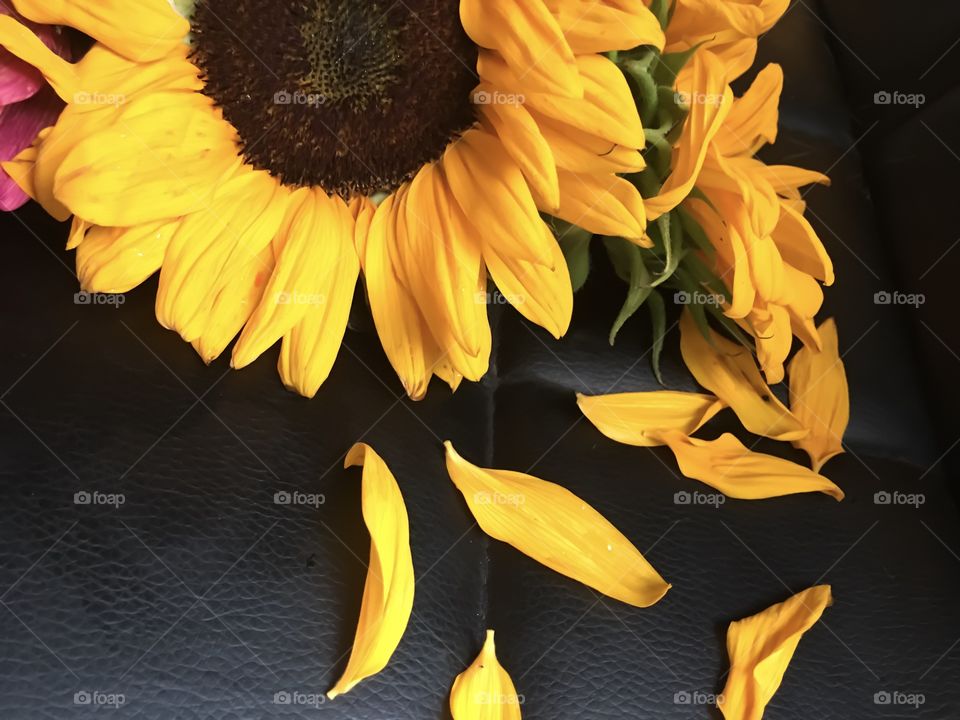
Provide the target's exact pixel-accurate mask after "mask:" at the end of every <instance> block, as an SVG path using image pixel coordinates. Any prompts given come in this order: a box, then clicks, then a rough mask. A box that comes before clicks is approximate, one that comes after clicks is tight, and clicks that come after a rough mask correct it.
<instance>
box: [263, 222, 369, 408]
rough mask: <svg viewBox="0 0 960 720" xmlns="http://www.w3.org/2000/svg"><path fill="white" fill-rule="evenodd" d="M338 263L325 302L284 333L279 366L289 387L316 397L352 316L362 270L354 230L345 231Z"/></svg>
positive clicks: (330, 276)
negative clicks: (351, 307) (354, 295)
mask: <svg viewBox="0 0 960 720" xmlns="http://www.w3.org/2000/svg"><path fill="white" fill-rule="evenodd" d="M335 242H337V243H339V250H338V255H337V260H336V263H335V265H334V266H333V267H331V268H330V271H329V272H328V273H326V274H325V276H324V277H325V283H326V284H325V286H324V287H323V288H322V289H321V294H322V295H323V297H324V298H325V302H323V303H320V304H314V305H310V306H308V307H307V311H306V313H305V314H304V315H303V317H302V318H301V319H300V322H298V323H297V324H296V325H295V326H294V327H293V329H291V330H290V331H289V332H288V333H287V334H286V335H284V337H283V345H282V346H281V348H280V359H279V361H278V368H279V371H280V379H281V380H282V381H283V384H284V385H285V386H286V387H287V388H288V389H289V390H293V391H295V392H298V393H300V394H301V395H303V396H305V397H313V396H314V395H316V394H317V390H319V389H320V386H321V385H322V384H323V383H324V381H325V380H326V379H327V376H328V375H329V374H330V370H331V369H332V368H333V363H334V360H336V358H337V355H338V353H339V351H340V345H341V343H342V342H343V335H344V333H345V332H346V330H347V321H348V320H349V319H350V306H351V305H352V304H353V293H354V290H355V289H356V287H357V277H358V276H359V274H360V262H359V261H358V259H357V253H356V250H355V249H354V245H353V236H352V233H348V234H346V235H341V236H340V237H339V238H338V239H337V240H336V241H335Z"/></svg>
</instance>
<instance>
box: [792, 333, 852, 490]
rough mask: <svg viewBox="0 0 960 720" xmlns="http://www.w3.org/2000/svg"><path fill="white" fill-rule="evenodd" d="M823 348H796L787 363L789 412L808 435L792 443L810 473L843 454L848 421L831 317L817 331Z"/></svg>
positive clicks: (843, 378) (846, 396) (847, 403)
mask: <svg viewBox="0 0 960 720" xmlns="http://www.w3.org/2000/svg"><path fill="white" fill-rule="evenodd" d="M818 331H819V332H818V335H819V337H820V339H821V342H822V345H823V349H822V350H821V351H820V352H817V351H816V350H814V349H811V348H809V347H803V348H800V350H799V351H798V352H797V354H796V355H795V356H794V357H793V360H791V361H790V409H791V410H792V411H793V414H794V415H795V416H796V417H797V419H799V420H800V422H801V423H802V424H803V426H804V427H805V428H807V429H808V430H809V431H810V433H809V434H808V435H807V436H806V437H804V438H801V439H799V440H794V441H793V445H794V447H797V448H800V449H801V450H804V451H806V453H807V455H809V456H810V463H811V465H812V467H813V469H814V471H816V472H819V471H820V468H822V467H823V465H824V463H825V462H827V460H829V459H830V458H832V457H833V456H835V455H839V454H840V453H842V452H844V450H843V433H844V432H845V431H846V429H847V423H848V422H849V421H850V393H849V390H848V388H847V374H846V371H845V370H844V366H843V360H842V359H841V358H840V352H839V346H838V340H837V325H836V323H835V322H834V320H833V318H830V319H829V320H827V321H825V322H824V323H823V324H822V325H821V326H820V327H819V328H818Z"/></svg>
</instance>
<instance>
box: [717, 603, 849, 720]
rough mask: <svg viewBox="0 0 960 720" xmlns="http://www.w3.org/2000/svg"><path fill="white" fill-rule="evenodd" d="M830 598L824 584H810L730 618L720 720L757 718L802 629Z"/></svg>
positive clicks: (761, 715)
mask: <svg viewBox="0 0 960 720" xmlns="http://www.w3.org/2000/svg"><path fill="white" fill-rule="evenodd" d="M832 604H833V597H832V595H831V593H830V586H829V585H815V586H814V587H812V588H808V589H807V590H804V591H803V592H800V593H797V594H796V595H793V596H792V597H790V598H788V599H787V600H786V601H784V602H782V603H780V604H778V605H774V606H772V607H769V608H767V609H766V610H764V611H763V612H760V613H758V614H756V615H752V616H750V617H748V618H745V619H743V620H738V621H736V622H732V623H730V627H729V628H728V629H727V654H728V655H729V657H730V671H729V673H728V675H727V684H726V687H724V689H723V694H722V698H721V699H718V701H717V705H718V706H719V707H720V710H721V711H722V712H723V716H724V718H726V720H760V718H762V717H763V711H764V709H765V708H766V706H767V703H768V702H770V699H771V698H772V697H773V695H774V693H776V692H777V690H778V689H779V687H780V683H781V681H782V680H783V675H784V673H785V672H786V670H787V666H788V665H789V664H790V660H791V659H792V658H793V653H794V652H796V649H797V645H798V644H799V643H800V638H801V637H803V634H804V633H805V632H806V631H807V630H809V629H810V628H811V627H813V626H814V624H816V622H817V621H818V620H819V619H820V616H821V615H823V611H824V610H825V609H826V608H827V607H829V606H830V605H832Z"/></svg>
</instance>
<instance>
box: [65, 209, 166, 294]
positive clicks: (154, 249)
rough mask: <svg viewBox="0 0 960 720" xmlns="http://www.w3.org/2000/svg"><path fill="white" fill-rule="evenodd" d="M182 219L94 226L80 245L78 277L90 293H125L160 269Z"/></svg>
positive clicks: (81, 285) (81, 284) (82, 285)
mask: <svg viewBox="0 0 960 720" xmlns="http://www.w3.org/2000/svg"><path fill="white" fill-rule="evenodd" d="M179 225H180V221H179V220H161V221H159V222H152V223H146V224H145V225H137V226H134V227H132V228H106V227H100V226H99V225H94V226H93V227H91V228H90V229H89V230H87V232H86V235H85V236H84V238H83V241H82V242H81V243H80V244H79V245H78V246H77V277H79V278H80V287H82V288H83V289H84V290H86V291H87V292H95V293H125V292H127V291H128V290H131V289H133V288H135V287H136V286H137V285H139V284H140V283H142V282H143V281H144V280H146V279H147V278H148V277H150V276H151V275H153V273H155V272H156V271H157V270H159V269H160V266H161V264H162V263H163V257H164V254H165V253H166V251H167V245H169V243H170V239H171V238H172V237H173V234H174V232H176V230H177V227H179Z"/></svg>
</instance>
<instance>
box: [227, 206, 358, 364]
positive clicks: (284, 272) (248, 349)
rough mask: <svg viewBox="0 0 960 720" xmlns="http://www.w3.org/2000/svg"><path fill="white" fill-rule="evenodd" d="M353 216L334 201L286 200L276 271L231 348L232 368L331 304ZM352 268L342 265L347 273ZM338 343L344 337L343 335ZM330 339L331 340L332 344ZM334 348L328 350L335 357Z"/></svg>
mask: <svg viewBox="0 0 960 720" xmlns="http://www.w3.org/2000/svg"><path fill="white" fill-rule="evenodd" d="M353 230H354V228H353V216H352V215H351V214H350V211H349V210H348V209H347V206H346V204H345V203H344V202H343V200H341V199H340V198H339V197H337V196H333V197H330V196H328V195H327V194H326V193H325V192H324V191H323V190H321V189H319V188H316V189H310V188H301V189H299V190H297V191H295V192H294V193H293V194H292V195H291V196H290V200H289V204H288V207H287V213H286V217H285V218H284V221H283V225H282V226H281V228H280V231H279V233H278V235H277V238H276V240H275V241H274V257H276V266H275V267H274V270H273V274H272V275H271V276H270V280H269V281H268V282H267V287H266V288H265V289H264V291H263V298H262V299H261V300H260V304H259V305H258V306H257V309H256V310H254V311H253V315H251V316H250V320H248V321H247V324H246V325H245V326H244V328H243V332H242V333H241V334H240V339H239V340H238V341H237V344H236V345H235V346H234V348H233V357H232V358H231V364H232V366H233V367H234V368H237V369H239V368H243V367H246V366H247V365H249V364H250V363H252V362H253V361H254V360H256V359H257V358H258V357H260V355H262V354H263V353H264V352H265V351H266V350H268V349H269V348H270V347H271V346H272V345H273V344H274V343H275V342H277V340H279V339H280V338H282V337H283V336H284V335H286V334H287V332H289V331H290V330H291V329H292V328H293V327H294V326H296V325H297V324H298V323H299V322H300V320H301V319H302V318H303V317H304V316H305V315H306V314H307V311H308V310H309V309H310V308H311V307H313V306H318V305H325V304H326V303H327V302H329V300H330V298H328V297H327V294H326V290H328V289H330V288H331V287H332V286H333V280H332V275H333V274H334V273H336V272H338V271H339V270H340V269H341V267H340V259H341V257H342V255H343V254H344V250H347V251H348V252H352V250H351V249H350V248H349V247H347V242H348V241H349V240H350V239H351V238H352V237H353ZM350 268H351V265H349V264H348V265H345V266H344V267H343V269H344V270H347V271H349V269H350ZM341 337H342V334H341ZM331 339H332V338H331ZM338 347H339V342H338V343H337V345H336V347H333V348H330V349H331V350H333V351H334V356H335V355H336V349H337V348H338Z"/></svg>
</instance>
